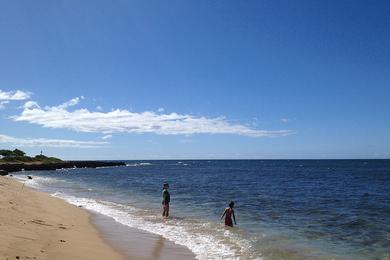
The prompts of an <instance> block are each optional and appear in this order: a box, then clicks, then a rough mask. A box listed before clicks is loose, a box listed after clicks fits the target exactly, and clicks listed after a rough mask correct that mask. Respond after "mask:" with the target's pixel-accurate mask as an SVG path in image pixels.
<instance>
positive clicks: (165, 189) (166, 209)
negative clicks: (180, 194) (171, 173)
mask: <svg viewBox="0 0 390 260" xmlns="http://www.w3.org/2000/svg"><path fill="white" fill-rule="evenodd" d="M168 189H169V184H168V183H164V186H163V191H162V197H163V199H162V205H163V213H162V216H163V217H165V218H167V217H169V202H170V201H171V195H169V191H168Z"/></svg>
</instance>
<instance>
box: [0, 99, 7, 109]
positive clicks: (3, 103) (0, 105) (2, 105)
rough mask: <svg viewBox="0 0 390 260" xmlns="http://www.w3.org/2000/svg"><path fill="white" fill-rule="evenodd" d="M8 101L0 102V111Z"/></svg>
mask: <svg viewBox="0 0 390 260" xmlns="http://www.w3.org/2000/svg"><path fill="white" fill-rule="evenodd" d="M8 103H9V101H8V100H5V101H0V109H4V107H5V104H8Z"/></svg>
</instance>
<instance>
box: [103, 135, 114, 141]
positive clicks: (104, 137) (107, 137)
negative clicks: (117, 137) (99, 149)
mask: <svg viewBox="0 0 390 260" xmlns="http://www.w3.org/2000/svg"><path fill="white" fill-rule="evenodd" d="M110 138H112V135H105V136H103V137H102V139H103V140H106V139H110Z"/></svg>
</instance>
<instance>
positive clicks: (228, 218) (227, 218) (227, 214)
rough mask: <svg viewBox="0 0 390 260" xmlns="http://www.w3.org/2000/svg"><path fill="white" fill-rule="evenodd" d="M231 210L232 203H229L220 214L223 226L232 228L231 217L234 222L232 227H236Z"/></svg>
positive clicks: (234, 217)
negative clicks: (223, 221)
mask: <svg viewBox="0 0 390 260" xmlns="http://www.w3.org/2000/svg"><path fill="white" fill-rule="evenodd" d="M233 208H234V202H233V201H231V202H230V203H229V207H228V208H226V209H225V211H224V212H223V214H222V217H221V219H223V216H225V226H229V227H233V221H232V216H233V220H234V225H237V222H236V216H235V215H234V210H233Z"/></svg>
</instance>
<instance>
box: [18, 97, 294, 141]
mask: <svg viewBox="0 0 390 260" xmlns="http://www.w3.org/2000/svg"><path fill="white" fill-rule="evenodd" d="M81 99H82V98H74V99H72V100H70V101H68V102H66V103H64V104H61V105H58V106H53V107H45V108H41V107H40V106H39V105H38V104H37V103H31V102H27V103H26V105H25V106H24V109H23V111H22V112H21V114H20V115H16V116H13V117H12V119H13V120H14V121H25V122H29V123H33V124H38V125H41V126H43V127H48V128H62V129H70V130H74V131H79V132H98V133H103V134H112V133H121V132H122V133H123V132H125V133H138V134H142V133H155V134H159V135H191V134H235V135H242V136H250V137H276V136H286V135H289V134H292V131H290V130H276V131H270V130H261V129H255V128H251V127H249V126H246V125H242V124H235V123H230V122H229V121H227V120H226V118H224V117H216V118H208V117H197V116H193V115H185V114H184V115H183V114H178V113H170V114H163V113H156V112H153V111H145V112H139V113H136V112H130V111H128V110H124V109H115V110H112V111H110V112H101V111H96V112H94V111H89V110H88V109H85V108H82V109H76V110H73V111H71V110H69V107H70V106H74V105H76V104H78V103H79V102H80V100H81ZM27 104H28V105H27Z"/></svg>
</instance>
